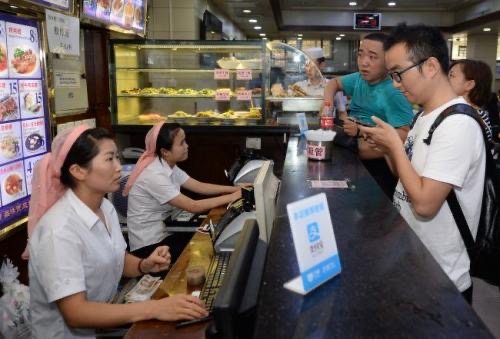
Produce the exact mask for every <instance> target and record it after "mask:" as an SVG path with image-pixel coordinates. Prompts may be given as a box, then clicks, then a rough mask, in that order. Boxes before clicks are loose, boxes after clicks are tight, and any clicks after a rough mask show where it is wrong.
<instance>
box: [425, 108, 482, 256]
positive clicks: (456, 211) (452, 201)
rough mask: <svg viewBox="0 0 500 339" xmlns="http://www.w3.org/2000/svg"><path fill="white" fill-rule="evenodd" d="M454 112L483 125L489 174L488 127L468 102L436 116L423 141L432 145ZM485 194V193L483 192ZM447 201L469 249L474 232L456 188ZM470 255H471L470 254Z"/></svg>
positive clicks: (471, 245)
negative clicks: (439, 129)
mask: <svg viewBox="0 0 500 339" xmlns="http://www.w3.org/2000/svg"><path fill="white" fill-rule="evenodd" d="M453 114H465V115H468V116H470V117H471V118H473V119H474V120H476V121H477V123H478V124H479V125H480V127H481V131H482V132H483V139H484V145H485V148H486V174H485V175H489V170H488V168H489V164H490V161H491V159H490V158H492V157H491V150H490V148H491V145H490V144H489V142H488V135H487V132H486V130H487V128H486V125H485V123H484V121H483V119H482V118H481V116H480V115H479V113H478V112H477V111H476V110H475V109H474V108H473V107H472V106H469V105H467V104H456V105H452V106H450V107H448V108H447V109H445V110H444V111H443V112H441V114H440V115H439V116H438V117H437V118H436V120H435V121H434V122H433V123H432V126H431V128H430V129H429V134H428V136H427V138H425V139H424V140H423V141H424V143H426V144H427V145H430V143H431V141H432V136H433V134H434V131H435V130H436V128H437V127H438V126H439V125H440V124H441V122H443V120H444V119H446V118H447V117H449V116H450V115H453ZM483 195H484V193H483ZM446 201H447V202H448V206H449V207H450V210H451V214H452V215H453V219H455V223H456V224H457V227H458V230H459V232H460V235H461V236H462V239H463V241H464V244H465V247H466V249H467V250H469V249H470V248H471V247H473V246H474V243H475V241H474V237H473V236H472V233H471V231H470V228H469V226H468V224H467V220H466V219H465V215H464V213H463V211H462V208H461V207H460V203H459V202H458V199H457V195H456V194H455V189H453V188H452V189H451V191H450V193H449V194H448V197H447V198H446ZM469 256H470V255H469Z"/></svg>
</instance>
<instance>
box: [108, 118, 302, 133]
mask: <svg viewBox="0 0 500 339" xmlns="http://www.w3.org/2000/svg"><path fill="white" fill-rule="evenodd" d="M167 122H170V121H167ZM156 123H157V121H154V122H140V121H139V120H138V121H136V122H129V123H119V124H113V125H112V129H113V131H114V132H116V133H127V134H139V133H141V134H146V132H147V131H148V130H149V129H150V128H151V126H153V125H154V124H156ZM180 124H181V125H182V128H183V129H184V130H185V131H186V132H187V133H188V134H197V133H214V134H220V133H224V134H229V133H234V134H241V133H245V134H258V135H276V134H281V133H294V132H297V131H298V129H297V127H296V126H295V127H291V126H286V125H285V126H283V125H276V124H271V123H257V124H254V125H223V124H220V125H212V124H190V123H180Z"/></svg>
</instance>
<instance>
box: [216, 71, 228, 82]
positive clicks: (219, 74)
mask: <svg viewBox="0 0 500 339" xmlns="http://www.w3.org/2000/svg"><path fill="white" fill-rule="evenodd" d="M214 79H215V80H229V71H228V70H227V69H220V68H216V69H214Z"/></svg>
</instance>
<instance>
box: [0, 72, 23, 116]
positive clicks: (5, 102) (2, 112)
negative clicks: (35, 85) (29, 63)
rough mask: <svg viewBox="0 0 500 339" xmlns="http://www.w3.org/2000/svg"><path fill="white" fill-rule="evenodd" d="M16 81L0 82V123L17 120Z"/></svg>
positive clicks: (17, 98)
mask: <svg viewBox="0 0 500 339" xmlns="http://www.w3.org/2000/svg"><path fill="white" fill-rule="evenodd" d="M18 102H19V96H18V88H17V80H0V122H3V121H9V120H17V119H19V116H20V115H19V105H18Z"/></svg>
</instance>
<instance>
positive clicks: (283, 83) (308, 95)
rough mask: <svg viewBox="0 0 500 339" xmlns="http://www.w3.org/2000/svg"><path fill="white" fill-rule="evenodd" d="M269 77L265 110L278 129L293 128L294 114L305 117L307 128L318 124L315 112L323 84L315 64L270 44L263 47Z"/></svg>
mask: <svg viewBox="0 0 500 339" xmlns="http://www.w3.org/2000/svg"><path fill="white" fill-rule="evenodd" d="M267 50H268V55H269V65H270V76H269V77H268V78H269V84H267V87H268V88H269V89H270V90H269V95H267V96H266V109H267V111H268V112H269V113H268V114H269V115H270V116H272V117H273V119H274V120H275V121H276V123H277V124H278V125H289V126H290V125H297V117H296V113H299V112H301V113H302V112H303V113H305V114H306V119H307V122H308V124H312V125H317V124H318V123H319V114H318V112H319V109H320V107H321V105H322V103H323V92H324V87H325V86H326V82H327V80H326V79H325V78H324V76H323V74H322V73H321V70H320V68H319V67H318V63H317V62H315V60H314V59H313V58H311V56H309V55H308V54H306V53H304V52H303V51H301V50H299V49H297V48H295V47H293V46H290V45H287V44H284V43H282V42H278V41H273V42H269V43H267Z"/></svg>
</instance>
